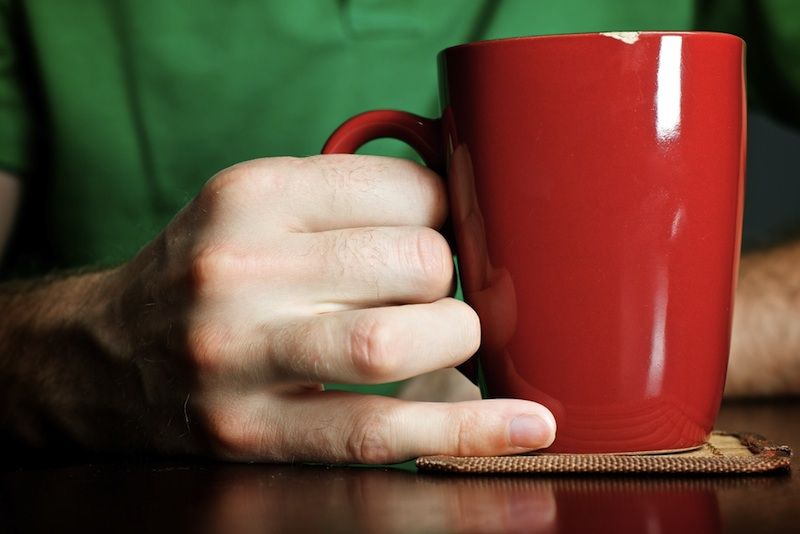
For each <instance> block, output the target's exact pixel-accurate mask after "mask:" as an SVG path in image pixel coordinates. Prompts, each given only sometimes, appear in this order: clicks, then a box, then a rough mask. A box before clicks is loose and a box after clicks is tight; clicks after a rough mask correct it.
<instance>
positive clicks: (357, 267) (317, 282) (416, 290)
mask: <svg viewBox="0 0 800 534" xmlns="http://www.w3.org/2000/svg"><path fill="white" fill-rule="evenodd" d="M299 238H300V239H299V240H302V241H303V242H302V243H296V244H295V245H293V246H292V247H291V248H292V249H293V250H295V251H296V252H295V253H294V256H295V257H297V258H311V259H312V261H311V262H307V268H306V269H305V270H306V271H307V273H308V276H307V277H306V278H307V279H306V280H304V281H303V285H302V287H303V291H305V292H306V293H307V294H309V295H313V297H312V304H313V305H315V306H317V308H316V310H317V311H328V310H337V309H347V308H364V307H372V306H380V305H385V304H395V303H404V304H406V303H407V304H414V303H424V302H433V301H435V300H438V299H440V298H442V297H445V296H447V295H449V294H451V292H452V288H453V253H452V252H451V251H450V246H449V245H448V244H447V241H445V239H444V237H442V235H441V234H440V233H439V232H437V231H436V230H433V229H431V228H426V227H409V226H396V227H382V228H352V229H346V230H333V231H329V232H321V233H316V234H308V235H303V236H299ZM308 241H310V243H308ZM330 305H333V306H330ZM320 306H321V307H320Z"/></svg>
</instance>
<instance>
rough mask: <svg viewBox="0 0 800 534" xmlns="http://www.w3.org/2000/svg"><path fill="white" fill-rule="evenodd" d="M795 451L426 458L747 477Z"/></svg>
mask: <svg viewBox="0 0 800 534" xmlns="http://www.w3.org/2000/svg"><path fill="white" fill-rule="evenodd" d="M791 459H792V450H791V449H790V448H789V447H788V446H786V445H775V444H773V443H770V442H769V441H767V440H766V439H765V438H764V437H762V436H759V435H758V434H750V433H743V432H740V433H729V432H719V431H716V432H713V433H712V434H711V437H710V438H709V440H708V441H707V442H706V443H705V444H703V446H702V447H700V448H698V449H695V450H691V451H687V452H679V453H661V454H547V453H531V454H526V455H520V456H423V457H421V458H418V459H417V468H418V469H420V470H422V471H441V472H448V473H669V474H691V473H703V474H739V473H742V474H745V473H765V472H767V471H774V470H777V469H789V465H790V463H791Z"/></svg>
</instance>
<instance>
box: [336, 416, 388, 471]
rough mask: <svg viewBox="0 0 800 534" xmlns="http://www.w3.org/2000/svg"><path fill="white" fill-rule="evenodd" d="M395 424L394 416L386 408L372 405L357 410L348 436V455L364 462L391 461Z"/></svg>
mask: <svg viewBox="0 0 800 534" xmlns="http://www.w3.org/2000/svg"><path fill="white" fill-rule="evenodd" d="M393 426H394V425H393V417H392V416H391V414H390V413H389V411H388V410H386V409H381V408H375V407H370V409H369V410H366V409H365V410H362V411H360V412H357V413H356V415H355V416H354V417H353V427H352V430H351V431H350V433H349V435H348V436H347V445H346V449H347V451H346V452H347V456H348V457H349V458H351V459H353V460H354V461H356V462H358V463H363V464H382V463H389V462H391V461H392V460H394V458H393V448H392V439H391V433H392V428H393Z"/></svg>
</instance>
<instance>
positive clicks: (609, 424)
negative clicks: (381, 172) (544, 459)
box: [323, 32, 746, 453]
mask: <svg viewBox="0 0 800 534" xmlns="http://www.w3.org/2000/svg"><path fill="white" fill-rule="evenodd" d="M743 53H744V43H743V42H742V40H741V39H739V38H738V37H735V36H732V35H726V34H716V33H693V32H679V33H676V32H618V33H605V34H580V35H556V36H541V37H524V38H515V39H502V40H495V41H484V42H476V43H470V44H465V45H461V46H456V47H453V48H448V49H446V50H444V51H442V52H441V53H440V54H439V56H438V61H439V85H440V100H441V118H440V119H426V118H422V117H417V116H415V115H411V114H408V113H404V112H400V111H385V110H384V111H370V112H367V113H364V114H361V115H358V116H356V117H353V118H351V119H350V120H348V121H347V122H345V123H344V124H343V125H342V126H340V127H339V129H338V130H337V131H336V132H335V133H334V134H333V135H332V136H331V138H330V139H329V140H328V142H327V144H326V145H325V148H324V150H323V152H325V153H343V152H353V151H355V150H357V149H358V147H360V146H361V145H362V144H364V143H366V142H367V141H370V140H372V139H375V138H379V137H392V138H396V139H400V140H403V141H405V142H407V143H408V144H410V145H411V146H412V147H413V148H414V149H416V150H417V151H418V152H419V154H420V155H421V156H422V158H423V159H424V160H425V161H426V163H427V164H428V165H429V166H431V167H433V168H434V169H436V170H438V171H440V172H441V173H442V174H443V175H446V178H445V179H446V180H447V184H448V192H449V200H450V214H451V215H450V217H451V219H452V224H453V228H454V231H455V237H456V239H455V241H456V243H455V245H456V254H457V255H458V260H459V271H460V277H461V284H462V288H463V292H464V297H465V300H466V301H467V303H469V304H470V305H471V306H473V308H475V310H476V311H477V313H478V315H479V317H480V320H481V331H482V341H481V348H480V351H479V353H478V363H479V374H480V382H481V388H482V392H483V394H484V396H486V397H514V398H523V399H530V400H533V401H536V402H539V403H541V404H543V405H545V406H547V407H548V408H549V409H550V410H551V411H552V412H553V413H554V415H555V417H556V421H557V423H558V433H557V437H556V440H555V442H554V443H553V445H552V446H551V447H550V448H549V449H548V450H549V451H552V452H574V453H597V452H634V451H661V450H680V449H687V448H692V447H696V446H698V445H700V444H702V443H703V442H704V441H705V440H706V438H707V436H708V435H709V433H710V432H711V430H712V427H713V424H714V419H715V417H716V414H717V411H718V409H719V404H720V400H721V397H722V390H723V387H724V381H725V373H726V367H727V359H728V352H729V346H730V330H731V317H732V303H733V292H734V285H735V280H736V272H737V265H738V253H739V245H740V238H741V217H742V189H743V182H744V154H745V120H746V113H745V90H744V75H743ZM445 171H446V173H445Z"/></svg>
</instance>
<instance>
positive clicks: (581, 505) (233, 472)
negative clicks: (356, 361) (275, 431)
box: [0, 463, 788, 534]
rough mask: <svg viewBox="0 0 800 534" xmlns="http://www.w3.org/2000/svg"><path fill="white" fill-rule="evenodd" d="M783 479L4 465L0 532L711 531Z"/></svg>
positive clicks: (220, 466) (223, 466)
mask: <svg viewBox="0 0 800 534" xmlns="http://www.w3.org/2000/svg"><path fill="white" fill-rule="evenodd" d="M787 480H788V477H747V478H644V477H613V478H611V477H606V478H601V477H562V478H540V477H512V476H506V477H489V476H480V477H468V476H457V475H432V474H421V473H420V474H416V473H413V472H408V471H402V470H398V469H376V468H345V467H323V466H286V465H284V466H274V465H226V464H200V465H198V464H194V465H178V466H169V465H166V466H165V465H157V464H156V465H154V464H148V463H143V464H113V463H112V464H101V465H84V466H79V467H70V468H58V469H47V470H42V471H27V472H23V471H20V472H16V473H14V472H10V473H9V472H7V473H5V474H4V475H3V476H2V477H0V511H2V519H0V531H4V530H5V529H6V527H10V530H11V531H14V530H15V529H17V528H20V529H22V530H25V531H54V530H55V531H81V532H93V531H105V532H171V533H175V532H181V531H190V532H208V533H222V532H224V533H236V532H259V533H261V532H265V533H269V532H348V533H350V532H353V533H357V532H381V533H393V532H398V533H400V532H402V533H414V532H436V533H438V532H442V533H451V532H452V533H459V532H534V533H550V532H553V533H555V532H559V533H570V532H582V533H583V532H646V533H648V534H661V533H671V532H678V533H680V534H687V533H689V532H704V533H714V532H722V523H723V522H722V519H721V514H720V505H719V500H718V495H719V494H720V493H724V490H727V489H731V488H735V489H745V491H747V492H748V493H749V492H750V490H758V489H760V488H764V487H767V486H769V487H772V486H776V485H782V484H785V483H787ZM776 489H778V490H780V489H781V488H776ZM762 493H763V492H762ZM726 528H727V527H726Z"/></svg>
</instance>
